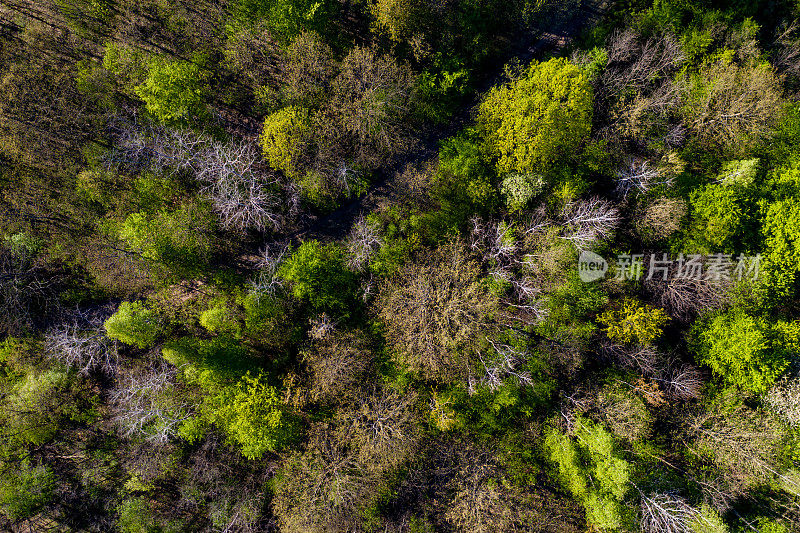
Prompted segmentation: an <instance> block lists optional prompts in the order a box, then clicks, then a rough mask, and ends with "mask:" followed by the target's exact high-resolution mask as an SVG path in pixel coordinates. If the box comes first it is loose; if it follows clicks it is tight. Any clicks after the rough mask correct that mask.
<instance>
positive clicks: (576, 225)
mask: <svg viewBox="0 0 800 533" xmlns="http://www.w3.org/2000/svg"><path fill="white" fill-rule="evenodd" d="M562 216H563V217H564V226H565V234H564V235H563V236H562V239H566V240H568V241H570V242H572V243H573V244H574V245H575V246H576V247H577V248H578V249H579V250H584V249H586V248H589V247H590V246H591V245H592V244H593V243H595V242H597V241H599V240H602V239H607V238H609V237H611V235H613V233H614V230H615V229H616V227H617V225H618V224H619V222H620V220H621V217H620V215H619V211H617V208H616V207H614V205H613V204H612V203H611V202H608V201H606V200H602V199H600V198H597V197H595V198H590V199H589V200H583V201H579V202H570V203H568V204H567V205H566V206H565V207H564V211H563V213H562Z"/></svg>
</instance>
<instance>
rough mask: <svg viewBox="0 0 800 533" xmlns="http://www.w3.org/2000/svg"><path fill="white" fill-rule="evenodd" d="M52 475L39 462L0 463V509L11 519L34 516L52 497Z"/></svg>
mask: <svg viewBox="0 0 800 533" xmlns="http://www.w3.org/2000/svg"><path fill="white" fill-rule="evenodd" d="M55 482H56V477H55V475H54V474H53V471H52V470H51V469H50V468H48V467H46V466H43V465H38V466H33V465H31V463H30V461H29V460H27V459H26V460H24V461H22V462H21V463H20V464H18V465H14V466H13V467H12V465H7V464H6V465H2V475H0V510H2V514H3V515H5V516H7V517H8V518H10V519H11V520H21V519H24V518H29V517H31V516H33V515H35V514H36V513H37V512H39V510H40V509H41V508H42V507H43V506H44V505H46V504H47V503H49V502H50V501H51V500H52V499H53V497H54V489H55Z"/></svg>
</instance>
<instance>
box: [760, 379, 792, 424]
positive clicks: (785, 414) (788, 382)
mask: <svg viewBox="0 0 800 533" xmlns="http://www.w3.org/2000/svg"><path fill="white" fill-rule="evenodd" d="M764 403H766V404H767V406H769V408H770V409H772V410H773V411H774V412H775V413H777V414H778V416H780V417H781V418H782V419H783V420H784V421H785V422H786V423H787V424H789V425H790V426H792V427H800V379H798V378H796V377H795V378H786V377H785V378H783V379H781V380H780V381H778V382H777V383H776V384H775V385H773V386H772V388H771V389H770V390H769V391H768V392H767V393H766V394H765V395H764Z"/></svg>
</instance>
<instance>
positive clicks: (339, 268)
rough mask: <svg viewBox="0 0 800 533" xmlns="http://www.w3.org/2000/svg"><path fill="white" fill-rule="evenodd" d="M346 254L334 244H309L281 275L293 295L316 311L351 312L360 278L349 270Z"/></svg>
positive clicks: (291, 257) (279, 271) (285, 266)
mask: <svg viewBox="0 0 800 533" xmlns="http://www.w3.org/2000/svg"><path fill="white" fill-rule="evenodd" d="M344 257H345V256H344V251H343V250H342V248H341V247H339V246H337V245H335V244H328V245H323V244H320V243H319V242H318V241H306V242H304V243H303V244H301V245H300V247H299V248H298V249H297V250H295V251H294V253H292V255H291V256H289V258H288V259H287V260H286V261H285V262H284V263H283V264H282V265H281V267H280V269H279V270H278V275H279V276H280V277H281V278H282V279H283V280H284V281H287V282H289V283H291V292H292V294H293V295H294V297H295V298H297V299H298V300H301V301H304V302H307V303H308V304H309V305H310V306H311V307H312V308H313V309H314V310H316V311H334V312H338V313H341V314H345V313H347V312H348V309H349V308H350V305H351V303H352V302H353V297H354V295H355V289H356V281H357V276H356V275H355V274H354V273H353V272H350V271H349V270H347V268H346V267H345V263H344Z"/></svg>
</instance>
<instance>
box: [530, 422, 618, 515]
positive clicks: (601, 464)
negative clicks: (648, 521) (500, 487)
mask: <svg viewBox="0 0 800 533" xmlns="http://www.w3.org/2000/svg"><path fill="white" fill-rule="evenodd" d="M574 427H575V438H574V439H573V438H571V437H570V436H568V435H565V434H563V433H561V432H560V431H559V430H557V429H555V428H549V429H548V430H546V432H545V439H544V445H543V451H544V454H545V457H546V458H547V460H548V461H549V462H550V464H551V465H553V466H554V467H555V477H556V478H557V479H558V481H559V483H561V485H562V486H563V487H564V488H565V489H567V491H568V492H569V493H570V494H571V495H572V496H573V497H574V498H575V499H576V500H578V501H579V502H580V503H581V504H583V506H584V509H585V511H586V520H587V521H588V522H589V524H590V525H591V526H593V527H596V528H598V529H610V530H615V529H625V528H627V527H630V526H631V525H632V521H633V513H632V511H631V509H629V508H628V507H627V506H626V505H625V503H624V502H625V498H626V497H627V495H628V493H629V492H630V481H631V470H632V468H631V465H630V463H628V461H626V460H625V459H623V458H622V456H621V455H620V453H619V451H618V449H617V446H616V444H615V442H614V438H613V436H612V435H611V433H609V432H608V431H606V430H605V429H604V428H603V427H602V426H600V425H599V424H594V423H593V422H591V421H589V420H587V419H585V418H583V417H580V416H577V417H576V418H575V420H574Z"/></svg>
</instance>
